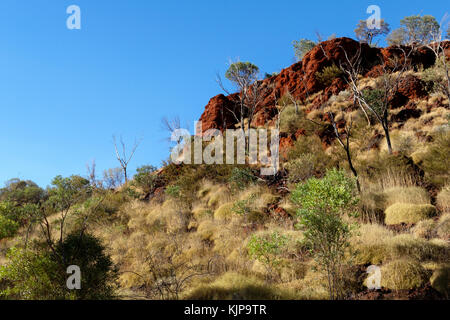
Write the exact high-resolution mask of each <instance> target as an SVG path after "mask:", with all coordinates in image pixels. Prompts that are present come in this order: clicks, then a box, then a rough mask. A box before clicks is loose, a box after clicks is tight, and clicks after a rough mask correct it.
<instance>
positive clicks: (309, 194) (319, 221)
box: [292, 169, 358, 299]
mask: <svg viewBox="0 0 450 320" xmlns="http://www.w3.org/2000/svg"><path fill="white" fill-rule="evenodd" d="M292 201H293V202H294V203H296V204H297V205H298V206H299V209H298V211H297V216H298V218H299V223H298V225H297V227H298V228H300V229H302V230H303V232H304V233H303V235H304V237H305V243H306V244H307V245H308V247H309V248H310V250H311V253H312V254H313V255H314V257H315V259H316V261H317V262H318V264H319V265H320V266H321V268H323V270H324V271H326V273H327V275H328V279H329V281H328V289H329V295H330V299H336V298H341V297H342V296H343V294H344V293H343V290H344V288H343V286H342V279H343V277H342V268H343V265H344V257H345V252H346V249H347V248H348V246H349V239H350V237H351V229H352V226H351V225H350V224H349V223H348V222H346V220H344V219H343V215H345V214H348V215H354V212H353V209H354V206H355V205H356V204H357V201H358V200H357V197H356V184H355V180H354V179H351V178H349V177H347V176H346V174H345V173H344V172H343V171H338V170H336V169H333V170H330V171H328V172H327V174H326V175H325V177H324V178H323V179H317V178H311V179H309V180H308V181H307V182H306V183H304V184H298V185H297V187H296V188H295V190H294V191H293V193H292Z"/></svg>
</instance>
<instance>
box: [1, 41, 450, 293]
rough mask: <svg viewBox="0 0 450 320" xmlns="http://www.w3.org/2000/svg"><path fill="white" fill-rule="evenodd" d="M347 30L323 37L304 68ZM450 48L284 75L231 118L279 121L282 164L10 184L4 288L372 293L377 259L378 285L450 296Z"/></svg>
mask: <svg viewBox="0 0 450 320" xmlns="http://www.w3.org/2000/svg"><path fill="white" fill-rule="evenodd" d="M353 42H354V41H353ZM353 42H350V39H348V40H346V39H345V38H344V39H342V38H339V39H332V40H329V41H326V42H324V43H322V44H318V45H317V46H316V47H314V48H312V52H310V53H307V54H306V55H305V56H302V58H303V65H306V62H305V61H310V60H311V59H312V57H313V56H314V55H315V54H319V52H322V51H324V52H334V51H336V50H340V48H341V47H339V46H338V44H340V43H351V44H352V43H353ZM354 43H357V42H354ZM447 44H448V42H447ZM321 46H322V47H321ZM364 46H365V47H364V48H366V47H367V48H368V49H367V50H371V48H370V47H369V45H368V44H364ZM449 47H450V46H449ZM330 48H331V49H330ZM356 48H357V47H356ZM398 48H403V49H402V50H403V52H406V51H407V50H417V51H418V52H419V51H420V50H422V51H423V50H425V49H424V47H423V46H418V47H417V48H412V47H406V46H403V47H398ZM408 48H409V49H408ZM446 48H448V47H446ZM308 50H311V48H309V49H308ZM329 50H331V51H329ZM383 50H385V51H384V52H385V53H386V54H387V53H388V52H391V51H393V49H392V47H391V48H390V50H391V51H389V50H388V49H383ZM430 50H431V49H430ZM446 50H448V49H445V50H444V49H442V54H443V55H441V53H439V54H440V55H439V56H438V58H437V59H435V60H434V61H433V64H432V65H430V66H427V65H425V66H424V64H423V63H419V62H418V61H417V60H410V61H409V62H408V63H406V60H408V59H409V56H408V58H406V57H404V58H405V59H404V60H405V61H404V62H403V64H402V65H401V66H400V67H399V66H392V65H389V62H392V61H393V60H392V59H391V60H386V61H384V62H383V63H382V64H379V63H378V64H379V66H378V67H376V68H375V69H372V68H369V69H367V70H362V69H361V70H360V69H358V68H353V69H352V68H351V66H352V65H353V62H350V61H348V60H347V61H344V60H340V61H338V60H333V59H334V58H332V57H329V58H325V57H324V58H323V59H324V60H323V61H325V62H326V64H328V66H327V68H326V69H325V68H324V69H322V70H320V71H319V73H318V74H315V73H314V76H315V79H314V81H316V80H317V79H319V80H318V81H320V82H321V83H322V84H321V85H320V86H319V87H314V88H318V90H315V91H313V92H309V91H308V94H303V93H304V92H306V91H305V90H303V89H301V90H300V89H299V90H297V91H296V90H295V88H292V87H291V88H285V90H281V89H280V88H278V89H277V90H279V91H277V92H276V94H274V96H275V98H274V99H275V100H274V101H273V105H272V104H271V105H264V104H262V105H261V106H260V107H258V109H257V110H256V111H257V112H260V113H259V114H263V113H264V110H266V111H267V110H269V111H267V119H264V121H262V122H261V121H260V122H259V123H257V124H256V125H255V122H254V121H255V119H253V121H252V119H249V113H248V112H245V113H242V114H241V117H242V119H240V120H242V122H241V121H234V122H235V123H232V124H230V122H228V123H227V127H236V128H241V129H243V130H245V131H247V130H248V129H249V128H251V127H259V128H267V129H274V128H279V129H280V131H281V134H280V136H281V144H280V146H281V163H280V170H279V172H278V173H277V174H276V175H275V176H260V174H259V169H260V167H259V166H258V165H253V166H249V165H226V164H223V165H221V164H214V165H206V164H200V165H188V164H180V165H176V164H174V163H171V162H170V161H169V162H167V163H164V164H163V166H162V167H161V168H160V169H156V168H153V167H151V166H144V167H141V168H140V169H139V170H138V173H137V174H136V175H135V176H134V177H133V178H132V179H130V180H129V181H127V182H126V183H122V182H120V180H121V178H120V170H119V171H116V172H115V173H114V172H113V171H110V172H109V174H108V173H106V174H105V178H106V179H105V180H104V181H103V182H102V183H101V182H99V181H97V180H96V179H95V176H94V177H90V179H89V178H83V177H80V176H72V177H68V178H64V177H56V178H55V179H54V181H53V182H52V185H51V186H50V187H48V188H47V189H45V190H44V189H41V188H40V187H38V186H37V185H36V184H34V183H33V182H31V181H22V180H18V179H14V180H11V181H9V182H7V183H6V185H5V187H4V188H3V189H1V190H0V298H1V299H367V298H371V297H372V298H373V297H374V296H373V292H371V291H370V290H369V289H368V288H367V284H368V277H369V276H370V275H369V274H368V273H367V269H368V267H369V266H370V265H377V266H379V267H380V269H381V283H380V284H381V287H382V289H381V290H378V291H377V292H376V297H377V298H385V299H390V298H395V299H397V298H401V299H409V298H423V299H425V298H433V299H446V298H448V297H449V294H450V288H449V283H450V278H449V277H450V259H449V258H450V242H449V241H450V180H449V177H450V176H449V174H450V170H449V163H450V162H449V160H448V158H449V156H450V109H449V97H448V95H447V92H446V91H445V90H443V89H442V88H444V89H445V87H443V86H441V85H442V84H445V82H446V81H447V80H446V75H445V69H444V67H443V64H442V57H443V59H448V57H447V56H446V53H445V52H447V51H446ZM355 52H356V51H354V53H355ZM337 55H338V54H336V56H337ZM355 55H357V53H355ZM401 55H402V53H399V54H398V56H397V58H398V57H400V58H401ZM418 56H419V57H420V55H418ZM351 59H352V58H351ZM355 61H356V60H355ZM445 61H447V60H445ZM422 62H423V61H422ZM299 63H302V62H299ZM346 63H347V64H346ZM364 63H369V64H370V63H371V61H364ZM373 65H376V64H373ZM252 68H253V67H252ZM443 70H444V71H443ZM375 71H377V72H375ZM447 72H448V71H447ZM277 77H281V78H277ZM282 77H283V72H282V73H281V74H280V75H273V76H270V77H269V78H268V80H266V81H278V80H277V79H282ZM280 81H281V80H280ZM305 81H306V80H305ZM307 81H313V80H307ZM297 84H298V86H303V82H302V81H298V82H297ZM386 84H388V86H389V89H386ZM392 85H393V86H392ZM302 88H303V87H302ZM392 88H394V90H391V89H392ZM386 90H387V91H386ZM296 92H298V93H299V92H300V93H301V94H300V93H299V95H298V96H296ZM220 99H222V100H223V99H225V98H220ZM220 99H219V100H220ZM227 99H228V98H227ZM216 100H217V99H216ZM216 100H215V101H216ZM222 100H221V101H222ZM267 101H268V100H267V99H266V102H267ZM365 103H366V104H367V106H365V105H364V104H365ZM385 103H386V106H384V104H385ZM361 105H362V106H361ZM383 108H385V109H383ZM386 108H387V109H386ZM270 110H272V111H270ZM273 110H276V111H277V112H275V113H273ZM203 120H205V119H204V118H203ZM221 120H222V119H221ZM256 120H258V119H256ZM208 121H209V122H208ZM208 121H206V120H205V124H206V123H209V124H210V123H212V122H211V121H212V120H211V121H210V120H208ZM242 124H244V125H242ZM219 128H220V127H219ZM221 129H223V128H221ZM107 181H109V183H108V184H107V183H106V182H107ZM69 265H78V266H80V268H81V272H82V280H81V281H82V282H81V283H82V285H81V290H68V289H67V288H66V279H67V273H66V268H67V266H69Z"/></svg>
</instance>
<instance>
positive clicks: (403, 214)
mask: <svg viewBox="0 0 450 320" xmlns="http://www.w3.org/2000/svg"><path fill="white" fill-rule="evenodd" d="M436 212H437V211H436V208H435V207H434V206H432V205H431V204H409V203H395V204H393V205H392V206H390V207H389V208H387V209H386V211H385V214H386V218H385V223H386V224H387V225H395V224H402V223H418V222H419V221H422V220H426V219H429V218H432V217H433V216H435V215H436Z"/></svg>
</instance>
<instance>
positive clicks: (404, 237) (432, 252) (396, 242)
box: [385, 234, 449, 261]
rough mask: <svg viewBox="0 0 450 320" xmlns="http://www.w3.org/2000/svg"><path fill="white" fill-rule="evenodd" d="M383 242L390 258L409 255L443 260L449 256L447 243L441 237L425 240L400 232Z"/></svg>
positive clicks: (429, 259)
mask: <svg viewBox="0 0 450 320" xmlns="http://www.w3.org/2000/svg"><path fill="white" fill-rule="evenodd" d="M385 244H386V249H387V256H388V258H390V259H398V258H403V257H409V258H414V259H416V260H419V261H445V260H446V259H448V258H449V246H448V243H447V242H445V241H443V240H441V239H431V240H425V239H422V238H417V237H414V236H413V235H411V234H400V235H397V236H395V237H393V238H390V239H388V241H386V242H385Z"/></svg>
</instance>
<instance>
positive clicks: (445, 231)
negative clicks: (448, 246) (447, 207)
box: [436, 213, 450, 240]
mask: <svg viewBox="0 0 450 320" xmlns="http://www.w3.org/2000/svg"><path fill="white" fill-rule="evenodd" d="M436 233H437V235H438V237H439V238H441V239H444V240H450V213H446V214H444V215H442V216H441V217H440V218H439V221H438V225H437V227H436Z"/></svg>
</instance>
